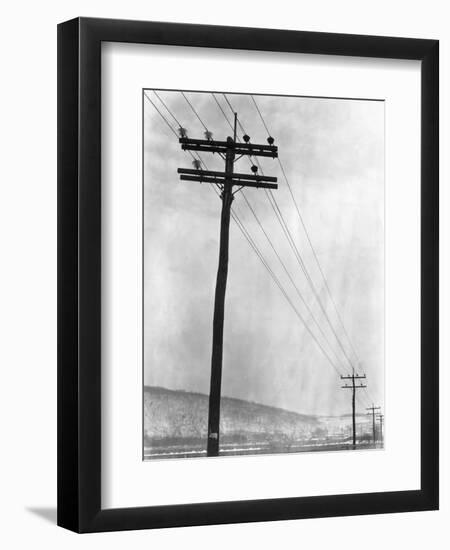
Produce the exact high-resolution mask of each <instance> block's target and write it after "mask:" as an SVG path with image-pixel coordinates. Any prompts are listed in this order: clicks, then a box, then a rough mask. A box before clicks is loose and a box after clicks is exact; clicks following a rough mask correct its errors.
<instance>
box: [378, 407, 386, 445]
mask: <svg viewBox="0 0 450 550" xmlns="http://www.w3.org/2000/svg"><path fill="white" fill-rule="evenodd" d="M377 418H378V421H379V423H380V445H381V446H383V419H384V414H377Z"/></svg>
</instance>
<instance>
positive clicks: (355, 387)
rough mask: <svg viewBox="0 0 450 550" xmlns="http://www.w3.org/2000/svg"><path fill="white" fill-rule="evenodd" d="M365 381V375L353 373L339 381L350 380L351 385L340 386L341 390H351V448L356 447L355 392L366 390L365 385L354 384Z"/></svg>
mask: <svg viewBox="0 0 450 550" xmlns="http://www.w3.org/2000/svg"><path fill="white" fill-rule="evenodd" d="M363 378H364V379H365V378H366V375H365V374H363V375H360V374H355V372H353V373H352V374H349V375H348V376H342V375H341V380H351V381H352V384H351V386H349V385H348V384H347V383H346V384H345V385H344V386H342V388H346V389H351V390H352V426H353V448H355V447H356V413H355V401H356V390H361V389H362V388H367V386H366V385H363V384H362V382H360V383H359V385H356V384H355V380H360V379H363Z"/></svg>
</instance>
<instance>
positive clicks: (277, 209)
mask: <svg viewBox="0 0 450 550" xmlns="http://www.w3.org/2000/svg"><path fill="white" fill-rule="evenodd" d="M223 96H224V98H225V99H226V101H227V103H228V106H229V107H230V109H231V111H233V106H232V105H231V103H230V101H229V100H228V98H227V96H226V95H225V94H223ZM252 97H253V96H252ZM253 101H254V102H255V104H256V101H255V100H254V99H253ZM261 117H262V115H261ZM240 126H241V129H242V131H243V132H244V133H246V131H245V129H244V127H243V126H242V124H241V125H240ZM258 164H259V162H258ZM260 169H261V167H260ZM261 171H262V169H261ZM265 193H266V195H267V196H268V198H269V195H270V198H269V202H270V203H271V206H272V208H273V209H274V212H275V213H276V216H277V219H278V221H279V223H280V225H281V227H282V229H283V232H284V234H285V236H286V238H287V240H288V243H289V244H290V246H291V248H292V250H293V252H294V255H295V256H296V258H297V262H298V263H299V265H300V268H301V270H302V272H303V274H304V276H305V277H306V280H307V281H308V284H309V286H310V288H311V290H312V292H313V294H314V296H315V298H316V300H317V303H318V304H319V306H320V309H321V310H322V313H323V314H324V316H325V318H326V320H327V322H328V325H329V327H330V329H331V331H332V332H333V335H334V337H335V338H336V341H337V342H338V345H339V347H340V349H341V351H342V353H343V354H344V356H345V358H346V359H347V361H348V363H349V365H350V367H351V368H352V369H353V368H354V367H353V364H352V362H351V360H350V358H349V356H348V355H347V352H346V351H345V348H344V346H343V345H342V342H341V340H340V338H339V336H338V334H337V333H336V331H335V329H334V327H333V324H332V322H331V320H330V318H329V316H328V313H327V311H326V309H325V307H324V305H323V303H322V300H321V298H320V296H319V294H318V292H317V290H316V288H315V285H314V283H313V281H312V278H311V276H310V274H309V272H308V270H307V268H306V265H305V263H304V261H303V259H302V255H301V254H300V252H299V250H298V248H297V246H296V244H295V241H294V239H293V237H292V234H291V232H290V230H289V227H288V225H287V223H286V221H285V220H284V217H283V214H282V212H281V209H280V207H279V206H278V203H277V200H276V198H275V197H274V195H273V193H272V192H271V191H270V190H269V191H267V190H265ZM272 201H273V203H272ZM274 205H275V206H274ZM277 212H278V213H277ZM283 226H284V227H283Z"/></svg>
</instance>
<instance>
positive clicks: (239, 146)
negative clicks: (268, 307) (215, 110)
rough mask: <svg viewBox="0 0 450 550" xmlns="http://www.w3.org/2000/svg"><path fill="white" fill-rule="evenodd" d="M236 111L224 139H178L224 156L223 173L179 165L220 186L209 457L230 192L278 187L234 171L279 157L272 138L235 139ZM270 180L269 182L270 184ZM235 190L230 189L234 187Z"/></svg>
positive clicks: (189, 175) (213, 443)
mask: <svg viewBox="0 0 450 550" xmlns="http://www.w3.org/2000/svg"><path fill="white" fill-rule="evenodd" d="M236 124H237V114H236V113H235V114H234V134H233V137H228V138H227V140H226V141H214V140H213V139H207V140H203V139H189V138H187V137H186V136H184V135H183V136H182V137H181V138H180V143H181V148H182V149H184V150H188V151H197V152H198V153H200V152H207V153H218V154H219V155H220V156H221V157H222V158H224V159H225V172H216V171H211V170H201V169H200V163H199V162H196V166H197V168H196V169H194V170H191V169H185V168H179V169H178V173H179V174H181V175H180V179H181V180H184V181H197V182H200V183H202V182H204V183H212V184H216V185H217V186H219V188H220V189H221V195H220V196H221V199H222V214H221V219H220V246H219V267H218V269H217V280H216V294H215V302H214V318H213V342H212V355H211V385H210V391H209V414H208V443H207V454H208V456H217V455H218V454H219V424H220V394H221V384H222V357H223V325H224V312H225V292H226V285H227V276H228V245H229V234H230V215H231V203H232V202H233V195H234V194H235V193H237V192H238V191H240V190H241V189H242V188H243V187H265V188H268V189H277V188H278V186H277V185H276V183H275V182H276V181H277V178H275V177H269V176H262V175H257V171H258V169H257V167H256V166H252V172H253V174H239V173H235V172H234V163H235V162H236V161H237V160H239V158H241V157H243V156H249V157H253V156H254V157H257V156H260V157H272V158H276V157H277V156H278V148H277V147H276V146H275V145H273V142H274V140H273V138H272V137H270V136H269V137H268V138H267V141H268V143H269V145H257V144H254V143H250V137H249V136H247V135H245V136H243V140H244V143H241V142H238V141H237V140H236ZM270 182H271V183H270ZM234 186H238V189H237V190H236V191H234V192H233V187H234Z"/></svg>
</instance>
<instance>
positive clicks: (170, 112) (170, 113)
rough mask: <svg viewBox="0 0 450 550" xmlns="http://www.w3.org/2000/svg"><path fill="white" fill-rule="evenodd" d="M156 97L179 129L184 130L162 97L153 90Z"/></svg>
mask: <svg viewBox="0 0 450 550" xmlns="http://www.w3.org/2000/svg"><path fill="white" fill-rule="evenodd" d="M152 91H153V93H154V94H155V96H156V97H157V98H158V99H159V101H160V102H161V103H162V104H163V105H164V107H165V109H166V111H167V112H168V113H169V115H170V116H171V117H172V118H173V119H174V121H175V122H176V123H177V124H178V127H179V128H182V124H181V122H180V121H179V120H178V119H177V118H176V116H175V115H174V114H173V112H172V111H171V110H170V109H169V108H168V107H167V105H166V103H165V102H164V101H163V100H162V99H161V96H160V95H159V94H158V92H157V91H156V90H152Z"/></svg>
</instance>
